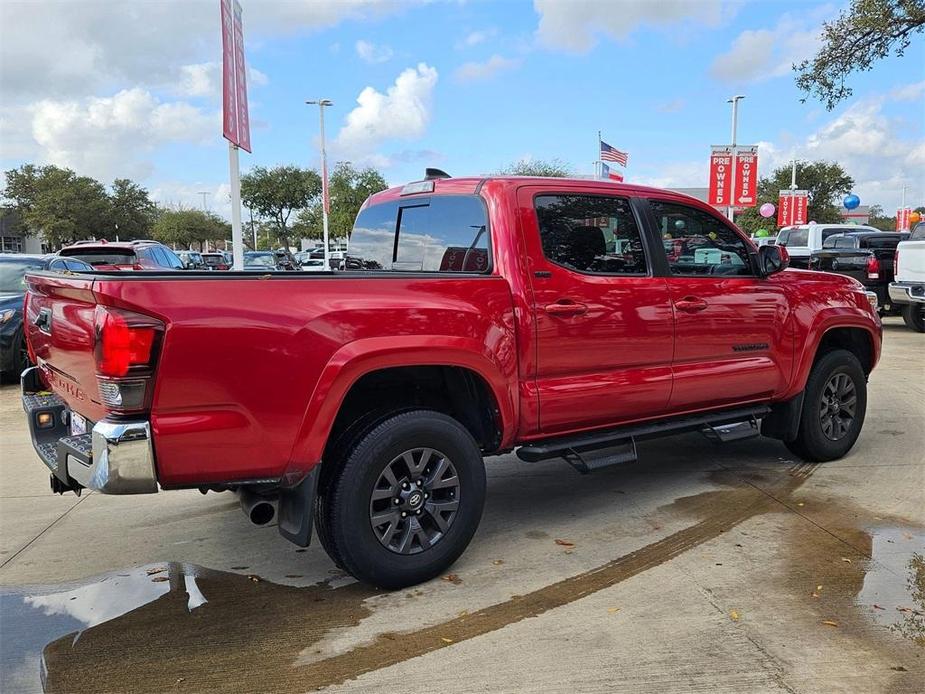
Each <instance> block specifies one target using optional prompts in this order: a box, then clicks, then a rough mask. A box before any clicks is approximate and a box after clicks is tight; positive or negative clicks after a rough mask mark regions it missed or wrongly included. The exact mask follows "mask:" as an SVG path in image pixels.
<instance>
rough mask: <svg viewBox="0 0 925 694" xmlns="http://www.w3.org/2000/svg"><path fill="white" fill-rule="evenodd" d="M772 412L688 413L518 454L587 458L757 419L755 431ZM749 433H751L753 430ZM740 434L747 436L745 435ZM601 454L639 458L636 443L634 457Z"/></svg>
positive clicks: (620, 458)
mask: <svg viewBox="0 0 925 694" xmlns="http://www.w3.org/2000/svg"><path fill="white" fill-rule="evenodd" d="M770 412H771V408H770V407H768V406H767V405H759V406H755V407H744V408H739V409H735V410H724V411H722V412H709V413H706V414H698V415H689V416H686V417H678V418H675V419H666V420H661V421H657V422H647V423H644V424H631V425H628V426H624V427H617V428H615V429H609V430H607V431H592V432H588V433H586V434H580V435H577V436H563V437H560V438H555V439H546V440H543V441H537V442H536V443H530V444H527V445H525V446H521V447H520V448H518V449H517V457H518V458H520V459H521V460H523V461H525V462H528V463H536V462H539V461H541V460H549V459H551V458H559V457H562V458H566V460H568V456H570V455H571V456H574V455H576V454H577V455H578V456H580V457H581V459H582V460H584V459H585V458H587V457H593V456H591V455H590V454H591V451H603V450H604V449H609V448H614V447H620V446H627V445H628V444H629V443H632V442H633V440H636V439H650V438H658V437H660V436H668V435H670V434H680V433H682V432H685V431H703V430H704V429H705V428H710V429H713V430H716V429H720V430H722V428H723V426H724V425H732V424H735V425H738V424H747V425H748V426H749V428H751V427H752V424H753V423H754V424H755V431H756V432H757V420H758V419H761V418H762V417H764V416H766V415H768V414H769V413H770ZM736 432H737V433H739V432H738V430H736ZM723 435H725V436H727V438H725V439H723V438H722V436H721V435H720V434H717V438H718V440H735V438H731V439H730V438H728V436H730V435H732V434H729V433H728V432H726V431H723ZM748 435H749V436H751V435H752V434H750V433H749V434H748ZM736 437H737V438H746V437H745V436H736ZM601 458H602V460H608V459H609V460H613V461H614V462H615V463H617V462H618V463H622V462H631V460H635V458H636V455H635V444H633V455H632V459H629V458H627V452H626V449H624V450H623V452H622V454H614V455H613V456H601ZM607 464H614V463H602V464H597V465H587V464H586V467H588V469H589V471H590V470H592V469H597V468H598V467H604V465H607Z"/></svg>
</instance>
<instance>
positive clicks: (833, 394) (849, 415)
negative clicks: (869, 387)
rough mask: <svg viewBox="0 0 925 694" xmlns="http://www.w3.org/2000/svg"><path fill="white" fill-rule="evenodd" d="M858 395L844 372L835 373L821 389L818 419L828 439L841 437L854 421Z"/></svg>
mask: <svg viewBox="0 0 925 694" xmlns="http://www.w3.org/2000/svg"><path fill="white" fill-rule="evenodd" d="M857 405H858V395H857V391H856V390H855V388H854V382H853V381H852V380H851V377H850V376H848V374H846V373H836V374H835V375H834V376H832V378H830V379H829V380H828V382H827V383H826V384H825V387H824V388H823V389H822V398H820V400H819V421H820V422H821V424H822V433H823V434H825V436H826V438H827V439H829V440H830V441H838V440H840V439H843V438H844V437H845V436H846V435H847V434H848V431H850V429H851V423H852V422H854V413H855V412H856V411H857Z"/></svg>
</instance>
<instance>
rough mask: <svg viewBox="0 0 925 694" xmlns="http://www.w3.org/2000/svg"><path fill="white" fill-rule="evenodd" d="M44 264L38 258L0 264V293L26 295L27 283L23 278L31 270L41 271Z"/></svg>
mask: <svg viewBox="0 0 925 694" xmlns="http://www.w3.org/2000/svg"><path fill="white" fill-rule="evenodd" d="M42 265H44V263H43V262H42V261H41V260H39V259H37V258H22V259H19V258H17V259H16V260H10V261H4V262H2V263H0V292H4V293H9V294H20V293H25V291H26V283H25V281H24V280H23V276H24V275H25V274H26V273H27V272H28V271H29V270H39V269H41V267H42Z"/></svg>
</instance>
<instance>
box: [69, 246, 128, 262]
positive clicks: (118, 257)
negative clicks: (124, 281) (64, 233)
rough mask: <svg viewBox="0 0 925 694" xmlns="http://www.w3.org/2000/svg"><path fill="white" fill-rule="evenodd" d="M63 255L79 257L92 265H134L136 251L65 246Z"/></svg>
mask: <svg viewBox="0 0 925 694" xmlns="http://www.w3.org/2000/svg"><path fill="white" fill-rule="evenodd" d="M61 255H62V256H65V257H68V258H77V259H78V260H82V261H84V262H85V263H90V265H93V266H96V265H134V264H135V253H134V252H133V251H113V250H110V249H99V250H94V249H92V248H70V249H68V248H65V249H64V250H63V251H61Z"/></svg>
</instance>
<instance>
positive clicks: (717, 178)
mask: <svg viewBox="0 0 925 694" xmlns="http://www.w3.org/2000/svg"><path fill="white" fill-rule="evenodd" d="M732 157H733V154H732V148H730V147H713V148H712V151H711V152H710V193H709V196H708V202H709V203H710V204H711V205H714V206H716V207H729V206H730V205H731V204H732Z"/></svg>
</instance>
